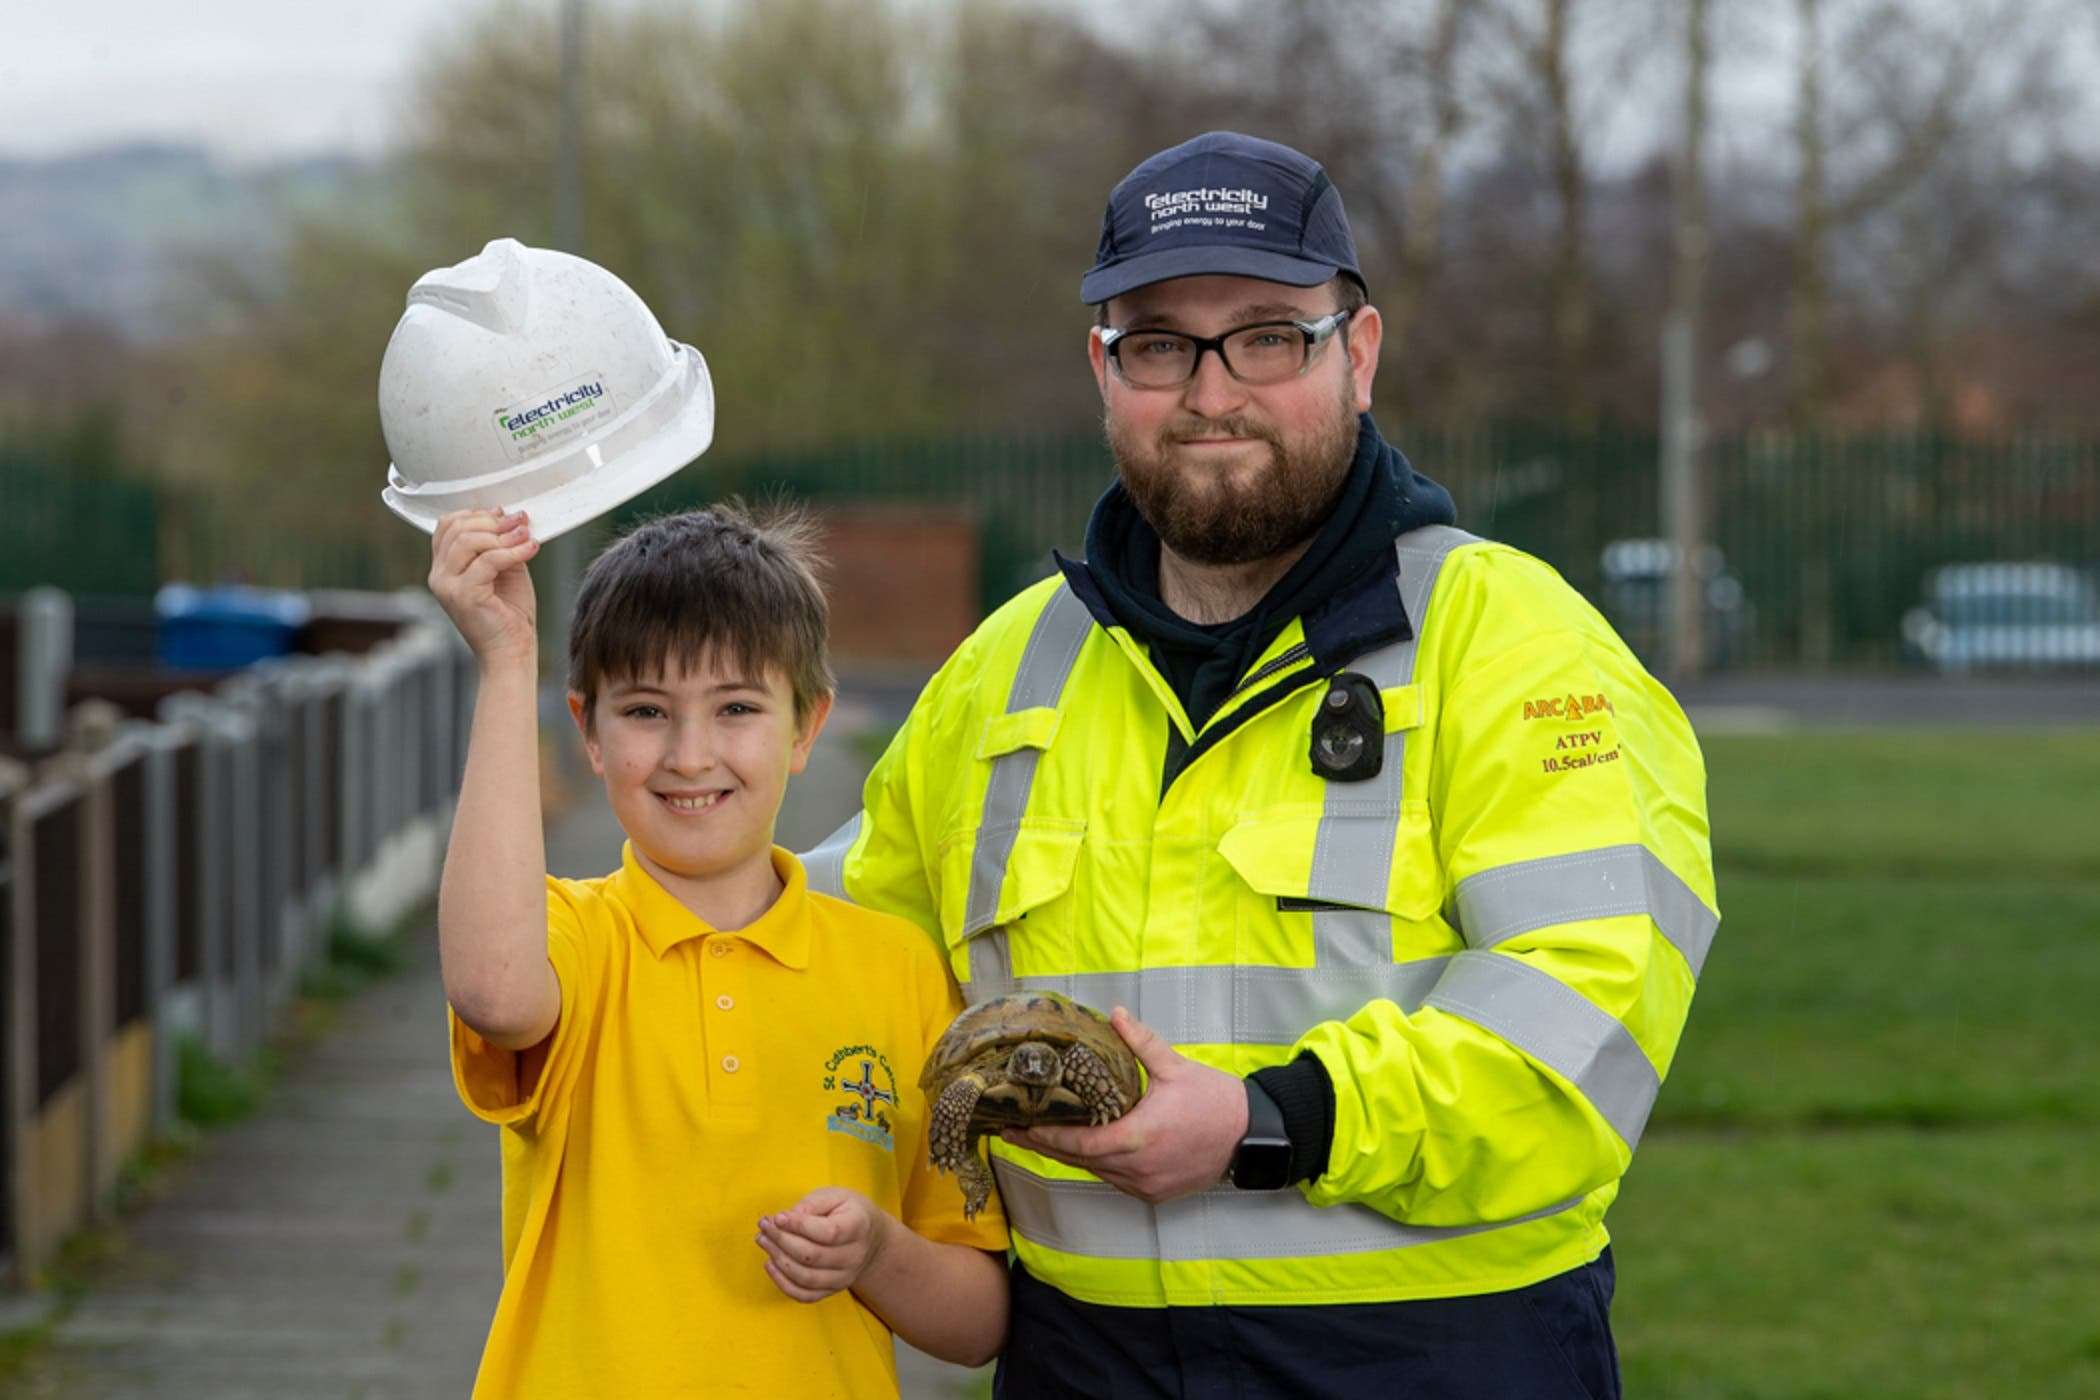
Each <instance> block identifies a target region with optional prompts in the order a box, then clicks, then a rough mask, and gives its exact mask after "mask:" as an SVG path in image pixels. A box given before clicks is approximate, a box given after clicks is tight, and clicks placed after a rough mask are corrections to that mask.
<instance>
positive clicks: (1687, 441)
mask: <svg viewBox="0 0 2100 1400" xmlns="http://www.w3.org/2000/svg"><path fill="white" fill-rule="evenodd" d="M1706 4H1707V0H1686V3H1685V78H1684V144H1683V150H1682V151H1681V152H1680V153H1679V156H1678V162H1677V191H1676V195H1677V197H1676V205H1677V211H1676V227H1675V231H1674V236H1673V238H1672V251H1673V257H1672V261H1671V267H1670V310H1669V314H1668V318H1667V319H1666V320H1665V322H1664V324H1663V336H1662V423H1663V455H1662V502H1661V504H1662V518H1663V531H1664V533H1665V535H1666V536H1667V537H1668V539H1669V541H1670V545H1671V549H1670V554H1671V567H1670V581H1669V592H1668V598H1669V606H1668V607H1667V608H1666V609H1665V613H1664V615H1665V616H1666V617H1667V618H1668V620H1669V632H1668V638H1669V641H1668V647H1667V651H1666V655H1667V656H1668V663H1667V664H1668V667H1669V671H1670V675H1671V678H1672V679H1673V680H1679V681H1682V680H1689V679H1690V678H1692V677H1694V676H1696V675H1698V674H1699V670H1700V666H1701V663H1702V662H1703V661H1704V659H1705V648H1704V646H1703V642H1704V633H1705V621H1706V618H1705V606H1704V604H1705V598H1704V593H1705V588H1704V586H1703V582H1702V580H1701V579H1700V577H1699V570H1698V559H1699V552H1700V550H1701V549H1702V547H1703V546H1704V544H1705V541H1704V539H1703V536H1704V534H1705V531H1704V529H1703V520H1702V516H1703V504H1704V503H1703V500H1702V496H1703V492H1702V490H1701V476H1702V473H1701V471H1700V457H1701V450H1702V448H1703V447H1704V445H1705V436H1706V429H1705V425H1704V424H1703V423H1702V422H1701V421H1700V415H1699V304H1700V301H1701V299H1702V298H1703V297H1704V295H1705V284H1706V251H1707V227H1706V169H1705V147H1706V70H1707V41H1706V40H1707V36H1706Z"/></svg>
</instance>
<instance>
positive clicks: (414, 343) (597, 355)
mask: <svg viewBox="0 0 2100 1400" xmlns="http://www.w3.org/2000/svg"><path fill="white" fill-rule="evenodd" d="M379 425H380V429H381V430H382V431H383V432H384V433H385V434H386V445H387V451H388V452H389V453H390V454H391V455H392V457H393V459H394V460H393V465H392V467H391V468H389V470H388V471H387V485H386V489H385V490H384V491H382V492H380V498H381V499H382V500H384V501H385V502H386V503H387V506H388V508H389V509H391V510H392V511H393V512H394V513H395V514H396V515H398V516H400V517H401V518H402V519H404V520H406V521H408V522H409V523H410V524H412V525H415V526H417V527H419V528H421V529H423V530H435V529H436V528H437V522H438V517H440V516H442V515H444V514H445V513H446V512H448V511H454V510H461V509H467V508H481V509H486V508H490V507H497V506H500V507H503V508H505V509H509V510H519V509H522V510H524V511H526V512H528V513H529V515H530V516H531V521H530V528H531V530H532V534H533V538H535V539H539V540H550V539H553V538H554V537H555V536H556V535H559V534H561V533H562V532H564V531H566V530H572V529H574V528H575V527H576V526H578V525H581V524H583V523H584V522H585V521H587V520H591V519H593V518H595V517H597V516H600V515H603V514H604V513H605V512H606V511H608V510H611V509H612V508H613V507H614V506H616V505H619V504H620V503H621V502H622V501H625V500H628V499H630V498H632V497H634V496H637V495H639V494H640V493H642V492H643V491H646V490H648V489H649V488H650V487H651V486H654V485H655V484H656V483H657V482H659V481H662V480H663V479H664V478H665V477H667V476H669V475H670V474H671V473H673V472H675V471H677V470H678V469H679V468H680V467H682V466H684V465H685V464H686V463H687V462H690V461H692V460H693V459H694V458H695V457H697V456H699V455H700V454H701V453H702V452H705V451H706V450H707V444H708V443H709V442H710V441H711V440H712V439H713V437H714V431H715V394H714V385H713V383H712V382H711V381H710V380H709V379H708V377H707V361H705V360H704V359H702V358H701V357H700V352H699V351H698V350H695V349H694V348H693V347H692V346H690V345H681V344H679V343H678V342H676V341H673V340H670V339H668V338H666V337H665V335H664V332H663V327H662V326H661V325H659V324H658V323H657V320H656V317H655V316H654V315H652V314H651V313H650V311H649V308H648V307H647V306H645V305H643V304H642V299H641V298H640V297H638V296H636V295H635V294H634V292H633V291H632V290H630V289H629V288H628V286H627V284H626V283H624V282H622V281H621V280H620V279H619V278H617V277H615V276H613V275H612V274H611V273H610V272H607V271H606V270H605V269H604V268H602V267H599V266H598V265H597V264H596V263H591V262H586V261H584V260H583V259H582V258H578V257H573V256H571V255H570V254H568V253H558V252H554V251H553V250H551V249H546V248H528V247H526V246H525V245H524V244H522V243H520V242H518V241H517V240H516V239H512V238H498V239H495V240H493V241H492V242H490V243H489V245H488V246H487V247H485V248H483V249H482V250H481V252H480V253H478V254H477V255H475V256H474V257H471V258H468V259H467V260H466V261H465V262H463V263H460V264H459V265H458V266H456V267H441V268H439V269H437V270H436V271H435V272H427V273H425V274H423V276H421V277H419V278H417V279H416V284H415V285H414V286H413V287H411V288H409V291H408V310H407V311H405V312H403V313H402V316H401V321H400V324H399V325H397V326H395V327H394V335H393V338H392V339H391V340H389V341H388V342H387V347H386V358H385V359H384V360H383V361H381V363H380V366H379Z"/></svg>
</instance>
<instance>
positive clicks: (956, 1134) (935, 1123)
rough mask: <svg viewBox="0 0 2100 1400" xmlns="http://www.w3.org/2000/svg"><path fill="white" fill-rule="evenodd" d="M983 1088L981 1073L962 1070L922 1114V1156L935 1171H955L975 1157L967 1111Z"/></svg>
mask: <svg viewBox="0 0 2100 1400" xmlns="http://www.w3.org/2000/svg"><path fill="white" fill-rule="evenodd" d="M983 1092H984V1076H983V1075H981V1074H978V1073H976V1072H975V1071H966V1072H964V1073H962V1074H958V1075H957V1076H955V1079H954V1082H952V1083H951V1084H949V1085H948V1087H947V1088H945V1089H943V1090H941V1096H940V1097H939V1098H937V1099H935V1100H934V1101H933V1107H932V1109H931V1110H930V1111H929V1112H928V1113H927V1116H926V1156H927V1159H928V1160H929V1161H931V1162H932V1163H933V1166H934V1169H935V1170H936V1171H944V1172H957V1173H960V1172H962V1171H963V1170H964V1164H965V1163H967V1162H973V1161H975V1160H976V1157H977V1153H976V1151H975V1147H976V1144H975V1143H974V1142H973V1141H971V1138H970V1115H971V1114H973V1113H975V1112H976V1111H977V1098H978V1095H980V1094H982V1093H983Z"/></svg>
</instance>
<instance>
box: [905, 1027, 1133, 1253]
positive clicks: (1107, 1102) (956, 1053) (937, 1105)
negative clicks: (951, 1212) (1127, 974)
mask: <svg viewBox="0 0 2100 1400" xmlns="http://www.w3.org/2000/svg"><path fill="white" fill-rule="evenodd" d="M919 1088H920V1089H921V1090H922V1091H924V1093H925V1094H926V1097H927V1099H928V1100H929V1101H930V1102H931V1103H932V1107H931V1109H930V1110H929V1111H928V1115H927V1117H928V1123H927V1139H928V1141H927V1153H926V1155H927V1157H928V1158H929V1159H931V1161H932V1163H933V1166H934V1169H935V1170H937V1171H952V1172H954V1173H955V1180H956V1184H957V1185H959V1186H960V1187H962V1192H963V1215H964V1216H965V1217H967V1218H971V1219H974V1218H975V1217H976V1215H977V1212H978V1211H980V1210H982V1209H984V1203H985V1200H986V1199H987V1198H988V1197H989V1196H990V1195H991V1194H992V1173H991V1169H990V1168H989V1167H987V1166H986V1165H985V1163H984V1161H983V1159H982V1158H981V1157H980V1156H979V1155H978V1151H977V1139H978V1138H980V1137H982V1136H984V1135H985V1134H986V1133H996V1132H998V1131H999V1130H1000V1129H1001V1128H1025V1127H1030V1126H1032V1125H1034V1124H1037V1123H1081V1124H1094V1123H1108V1122H1112V1121H1114V1120H1115V1119H1117V1118H1120V1117H1122V1116H1123V1115H1124V1114H1125V1113H1127V1112H1129V1111H1130V1108H1131V1106H1132V1105H1133V1104H1135V1103H1136V1102H1137V1101H1138V1096H1139V1094H1140V1093H1142V1092H1143V1090H1142V1087H1141V1085H1140V1082H1139V1079H1138V1063H1137V1057H1136V1056H1134V1055H1132V1054H1131V1053H1130V1047H1129V1046H1127V1045H1125V1044H1124V1043H1123V1038H1122V1037H1121V1036H1119V1035H1117V1034H1116V1032H1115V1028H1114V1027H1112V1026H1111V1025H1109V1023H1108V1018H1107V1017H1106V1016H1104V1015H1102V1014H1101V1013H1100V1012H1098V1011H1096V1010H1094V1009H1093V1008H1092V1007H1090V1006H1082V1005H1080V1004H1079V1003H1078V1002H1076V1001H1074V1000H1072V999H1071V998H1070V997H1067V996H1060V995H1058V994H1057V993H1056V992H1016V993H1014V994H1012V995H1010V996H1003V997H993V998H991V999H990V1000H988V1001H981V1002H978V1003H977V1004H976V1005H975V1006H970V1007H966V1008H964V1009H963V1012H962V1014H961V1015H959V1016H957V1017H956V1018H955V1020H954V1022H953V1023H951V1024H950V1025H949V1027H948V1029H947V1030H945V1031H943V1032H942V1033H941V1038H940V1040H939V1041H937V1042H936V1043H935V1044H934V1047H933V1050H932V1053H930V1054H929V1055H927V1057H926V1067H925V1068H924V1069H923V1070H921V1071H920V1073H919Z"/></svg>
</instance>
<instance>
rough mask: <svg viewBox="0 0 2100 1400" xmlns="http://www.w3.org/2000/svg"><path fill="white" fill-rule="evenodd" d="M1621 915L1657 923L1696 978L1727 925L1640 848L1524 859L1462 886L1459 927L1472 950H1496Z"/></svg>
mask: <svg viewBox="0 0 2100 1400" xmlns="http://www.w3.org/2000/svg"><path fill="white" fill-rule="evenodd" d="M1618 914H1646V915H1647V916H1648V917H1649V918H1651V919H1653V920H1654V921H1655V926H1656V927H1657V928H1659V929H1661V930H1662V934H1663V937H1665V938H1667V939H1669V940H1670V943H1671V945H1672V946H1673V947H1675V948H1676V949H1677V951H1678V952H1680V953H1682V954H1683V955H1684V960H1685V962H1687V963H1689V964H1690V965H1691V969H1692V976H1694V977H1697V976H1698V975H1699V969H1700V968H1702V967H1703V966H1705V964H1706V952H1707V949H1709V948H1711V947H1712V946H1713V941H1714V931H1715V929H1717V928H1718V927H1719V926H1720V922H1721V916H1720V915H1718V914H1716V913H1715V912H1714V911H1713V910H1711V909H1709V908H1707V907H1706V901H1704V900H1702V899H1701V898H1699V896H1698V895H1697V894H1695V893H1693V891H1692V887H1691V886H1690V885H1687V884H1686V883H1685V882H1684V881H1683V880H1681V879H1679V878H1678V876H1677V873H1676V872H1675V871H1673V870H1671V869H1670V867H1669V866H1667V865H1664V864H1663V863H1662V861H1661V860H1660V859H1659V858H1657V856H1656V855H1655V853H1654V852H1653V851H1651V850H1649V849H1648V848H1647V847H1646V846H1642V845H1638V844H1628V845H1623V846H1606V847H1604V848H1602V849H1600V850H1595V851H1576V852H1573V853H1571V854H1568V855H1563V856H1545V857H1542V858H1540V859H1538V860H1525V861H1518V862H1516V863H1515V864H1513V865H1503V866H1498V867H1496V868H1495V869H1493V870H1483V871H1481V872H1480V873H1478V874H1476V875H1468V876H1467V877H1466V878H1465V879H1463V880H1461V881H1459V882H1458V919H1459V926H1460V929H1461V931H1462V932H1463V933H1464V934H1465V939H1466V945H1467V946H1468V947H1472V948H1492V947H1494V946H1495V945H1496V944H1497V943H1500V942H1502V941H1504V940H1505V939H1510V938H1515V937H1516V936H1517V935H1518V934H1520V933H1529V932H1531V931H1532V930H1533V929H1539V928H1548V927H1551V926H1552V925H1554V924H1566V923H1573V922H1575V921H1576V920H1577V919H1607V918H1611V917H1612V916H1614V915H1618Z"/></svg>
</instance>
